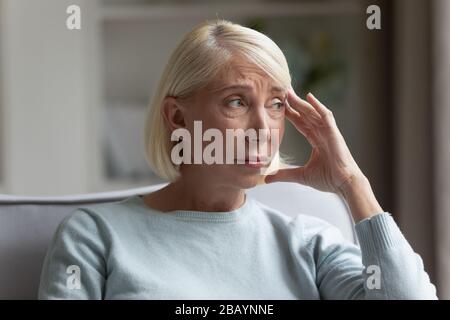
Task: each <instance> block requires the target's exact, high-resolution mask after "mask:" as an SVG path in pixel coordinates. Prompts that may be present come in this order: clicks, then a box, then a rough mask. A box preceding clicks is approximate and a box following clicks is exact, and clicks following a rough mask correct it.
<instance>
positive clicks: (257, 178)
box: [235, 173, 265, 189]
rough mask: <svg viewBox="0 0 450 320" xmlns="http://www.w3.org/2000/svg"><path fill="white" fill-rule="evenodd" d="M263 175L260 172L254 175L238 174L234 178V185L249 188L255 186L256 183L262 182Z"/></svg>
mask: <svg viewBox="0 0 450 320" xmlns="http://www.w3.org/2000/svg"><path fill="white" fill-rule="evenodd" d="M264 178H265V176H263V175H261V174H259V173H258V174H254V175H240V176H239V177H237V178H236V180H235V185H236V186H237V187H239V188H240V189H250V188H253V187H256V186H257V185H260V184H264V183H265V182H264Z"/></svg>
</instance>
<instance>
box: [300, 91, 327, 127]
mask: <svg viewBox="0 0 450 320" xmlns="http://www.w3.org/2000/svg"><path fill="white" fill-rule="evenodd" d="M306 99H308V101H309V102H310V103H311V105H312V107H313V108H314V109H315V110H317V112H318V113H319V114H320V115H321V117H322V118H323V119H326V120H327V121H331V120H334V118H333V113H332V112H331V110H330V109H328V108H327V107H325V106H324V105H323V104H322V103H321V102H320V101H319V99H317V98H316V97H315V96H314V95H313V94H312V93H311V92H309V93H308V94H307V95H306Z"/></svg>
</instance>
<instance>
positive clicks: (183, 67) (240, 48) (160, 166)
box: [144, 19, 291, 181]
mask: <svg viewBox="0 0 450 320" xmlns="http://www.w3.org/2000/svg"><path fill="white" fill-rule="evenodd" d="M232 55H240V56H242V57H244V58H246V59H248V61H249V62H251V63H254V64H255V65H256V66H258V67H259V68H261V69H262V70H263V71H264V72H266V73H267V74H268V75H269V76H270V77H271V78H272V79H274V80H275V81H276V82H277V83H279V84H281V85H282V86H283V87H285V88H289V87H290V85H291V75H290V73H289V68H288V64H287V61H286V58H285V56H284V54H283V52H282V51H281V49H280V48H279V47H278V46H277V45H276V44H275V42H273V41H272V40H271V39H270V38H269V37H267V36H266V35H264V34H262V33H260V32H258V31H256V30H253V29H250V28H247V27H244V26H241V25H239V24H236V23H232V22H230V21H226V20H223V19H215V20H210V21H209V20H208V21H206V22H203V23H201V24H199V25H198V26H196V27H195V28H194V29H193V30H191V31H190V32H189V33H187V34H186V35H185V36H184V37H183V38H182V39H181V41H180V42H179V44H178V45H177V47H176V48H175V50H174V51H173V53H172V55H171V56H170V58H169V60H168V62H167V65H166V66H165V69H164V71H163V74H162V76H161V79H160V81H159V84H158V87H157V89H156V91H155V93H154V95H153V97H152V100H151V102H150V104H149V106H148V110H147V115H146V122H145V136H144V142H145V146H144V147H145V151H144V153H145V158H146V161H147V163H148V164H149V166H150V168H152V170H153V171H154V172H155V173H156V174H157V175H158V176H159V177H160V178H162V179H164V180H168V181H174V180H176V179H177V178H178V177H179V168H178V166H176V165H175V164H173V163H172V161H171V150H172V147H173V145H174V142H173V141H171V139H170V138H171V132H169V131H170V130H169V129H168V127H167V126H166V122H165V119H164V116H163V114H162V105H163V100H164V98H165V97H167V96H174V97H180V98H186V97H188V96H189V95H191V94H192V93H194V92H195V91H196V90H197V89H199V88H201V87H203V86H205V85H207V84H208V83H209V82H210V81H211V80H212V79H214V77H215V76H217V74H218V73H219V72H220V71H221V70H223V68H224V67H226V66H227V63H228V61H229V60H230V58H231V57H232Z"/></svg>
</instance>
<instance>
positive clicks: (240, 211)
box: [128, 195, 253, 222]
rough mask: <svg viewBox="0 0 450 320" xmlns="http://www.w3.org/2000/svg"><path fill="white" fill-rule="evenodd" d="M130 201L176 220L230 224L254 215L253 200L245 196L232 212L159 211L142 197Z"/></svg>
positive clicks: (133, 197)
mask: <svg viewBox="0 0 450 320" xmlns="http://www.w3.org/2000/svg"><path fill="white" fill-rule="evenodd" d="M128 201H130V202H132V203H134V204H135V205H137V206H138V207H139V208H140V209H142V210H144V211H146V212H147V213H151V214H154V215H157V216H160V217H167V218H176V219H182V220H192V221H194V220H195V221H210V222H230V221H238V220H242V219H243V218H244V217H246V216H248V215H250V214H251V213H252V211H253V210H252V206H253V199H252V198H251V197H249V196H248V195H245V200H244V203H243V204H242V205H241V206H240V207H239V208H237V209H235V210H232V211H193V210H173V211H167V212H163V211H159V210H156V209H153V208H150V207H149V206H148V205H147V204H146V203H145V202H144V199H143V198H142V195H135V196H132V197H130V198H128Z"/></svg>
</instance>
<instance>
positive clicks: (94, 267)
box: [38, 209, 106, 300]
mask: <svg viewBox="0 0 450 320" xmlns="http://www.w3.org/2000/svg"><path fill="white" fill-rule="evenodd" d="M104 252H105V245H104V241H102V231H101V228H100V227H99V222H98V221H97V219H96V217H95V216H93V215H91V214H90V213H88V212H87V211H83V209H77V210H75V211H74V212H73V213H72V214H71V215H69V216H68V217H66V218H65V219H64V220H63V221H62V222H61V224H60V225H59V226H58V228H57V230H56V232H55V234H54V236H53V240H52V242H51V244H50V247H49V248H48V250H47V254H46V257H45V260H44V264H43V268H42V272H41V279H40V285H39V293H38V298H39V299H41V300H44V299H102V297H103V287H104V283H105V277H106V263H105V259H104V256H105V255H104Z"/></svg>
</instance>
